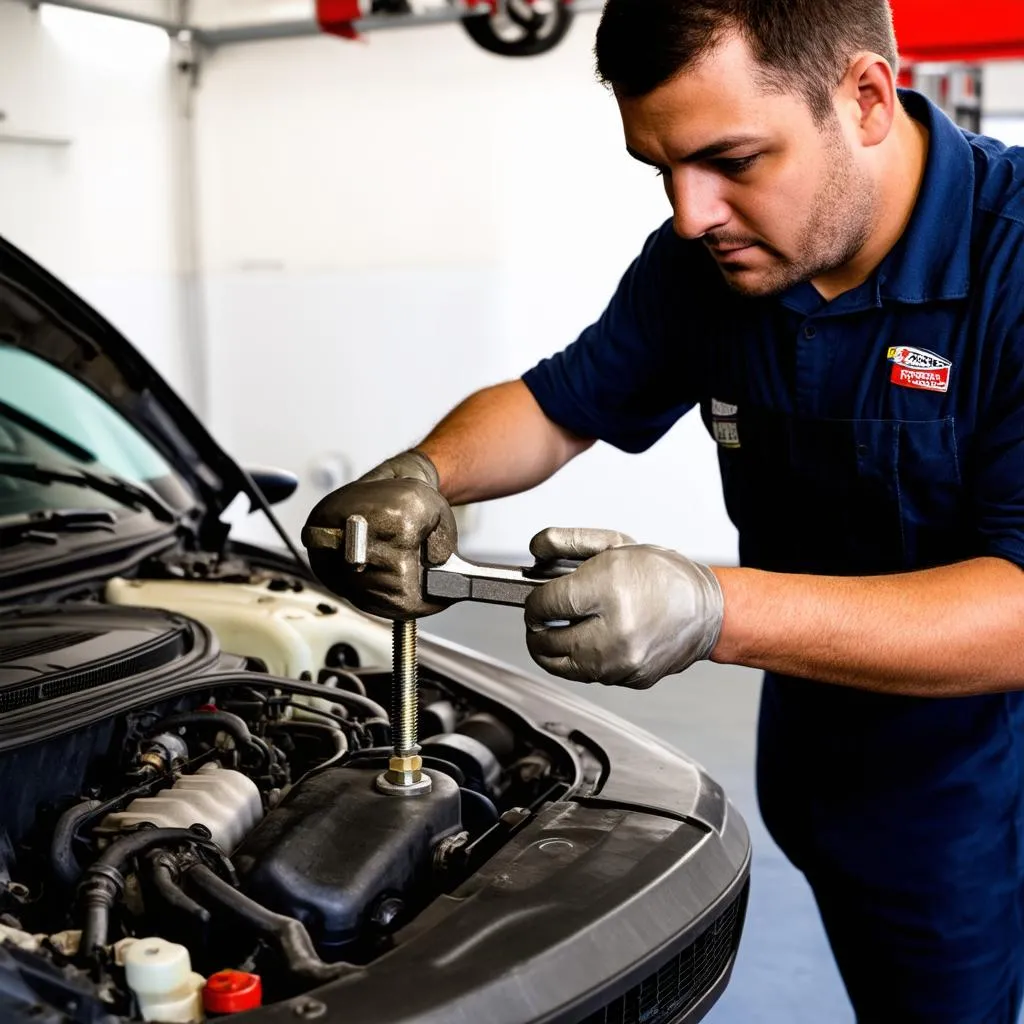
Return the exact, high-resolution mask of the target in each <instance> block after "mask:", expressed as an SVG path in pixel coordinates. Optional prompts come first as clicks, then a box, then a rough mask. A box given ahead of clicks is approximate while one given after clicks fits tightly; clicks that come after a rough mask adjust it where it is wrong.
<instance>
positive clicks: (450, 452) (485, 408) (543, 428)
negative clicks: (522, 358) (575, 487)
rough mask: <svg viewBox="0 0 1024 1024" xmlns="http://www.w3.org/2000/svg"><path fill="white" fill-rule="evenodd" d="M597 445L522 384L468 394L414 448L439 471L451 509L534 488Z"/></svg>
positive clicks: (442, 486)
mask: <svg viewBox="0 0 1024 1024" xmlns="http://www.w3.org/2000/svg"><path fill="white" fill-rule="evenodd" d="M593 443H594V442H593V441H591V440H585V439H583V438H579V437H576V436H575V435H574V434H571V433H570V432H569V431H567V430H564V429H563V428H562V427H560V426H558V424H556V423H554V422H553V421H552V420H550V419H548V417H547V416H546V415H545V413H544V412H543V410H542V409H541V407H540V406H539V405H538V404H537V400H536V399H535V398H534V397H533V394H532V393H531V392H530V389H529V388H528V387H527V386H526V385H525V384H524V383H523V382H522V381H521V380H511V381H506V382H505V383H504V384H498V385H495V386H494V387H490V388H485V389H484V390H482V391H478V392H476V393H475V394H473V395H470V397H469V398H467V399H466V400H465V401H464V402H462V403H461V404H460V405H458V406H456V408H454V409H453V410H452V411H451V412H450V413H449V414H448V415H447V416H446V417H445V418H444V419H443V420H442V421H441V422H440V423H439V424H438V425H437V426H436V427H435V428H434V429H433V430H432V431H431V432H430V434H429V435H428V436H427V437H426V439H425V440H424V441H423V442H421V443H420V444H418V445H417V446H416V448H417V450H418V451H421V452H423V454H424V455H426V456H427V457H428V458H429V459H430V461H431V462H433V464H434V465H435V466H436V467H437V472H438V476H439V477H440V481H441V482H440V491H441V493H442V494H443V495H444V496H445V498H447V499H448V501H449V502H450V503H451V504H452V505H465V504H468V503H469V502H474V501H487V500H488V499H490V498H502V497H505V496H506V495H509V494H519V493H520V492H521V491H528V490H529V489H530V488H531V487H536V486H537V485H538V484H540V483H543V482H544V481H545V480H547V479H548V477H550V476H552V475H553V474H554V473H556V472H557V471H558V470H559V469H561V468H562V466H564V465H565V464H566V463H567V462H569V461H570V460H571V459H574V458H575V457H576V456H577V455H579V454H581V453H582V452H585V451H586V450H587V449H588V448H590V447H591V446H592V445H593Z"/></svg>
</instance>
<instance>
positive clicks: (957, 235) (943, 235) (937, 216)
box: [876, 89, 974, 303]
mask: <svg viewBox="0 0 1024 1024" xmlns="http://www.w3.org/2000/svg"><path fill="white" fill-rule="evenodd" d="M900 99H901V100H902V101H903V106H904V107H905V108H906V111H907V113H908V114H910V116H911V117H912V118H914V120H915V121H919V122H920V123H921V124H923V125H924V126H925V127H926V128H927V129H928V131H929V133H930V139H929V144H928V161H927V163H926V164H925V171H924V181H923V182H922V183H921V191H920V193H919V194H918V197H917V204H916V205H915V206H914V212H913V214H912V215H911V218H910V223H909V224H908V225H907V229H906V231H904V232H903V235H902V237H901V238H900V240H899V241H898V242H897V243H896V245H895V246H893V249H892V251H891V252H890V253H889V254H888V256H886V258H885V259H884V260H883V261H882V263H881V265H880V266H879V268H878V270H877V271H876V274H877V277H878V291H879V296H880V297H881V298H883V299H891V300H893V301H894V302H914V303H919V302H932V301H937V300H939V299H963V298H966V297H967V293H968V291H969V289H970V284H971V220H972V215H973V213H974V154H973V152H972V150H971V144H970V143H969V142H968V141H967V139H966V137H965V136H964V133H963V132H962V131H961V130H960V128H958V127H957V126H956V125H955V124H954V123H953V122H952V121H951V120H950V119H949V118H948V117H947V116H946V115H945V114H944V113H943V112H942V111H941V110H940V109H939V108H938V107H937V106H935V104H934V103H932V102H931V101H930V100H928V99H926V98H925V97H924V96H922V95H921V94H920V93H917V92H912V91H910V90H909V89H901V90H900Z"/></svg>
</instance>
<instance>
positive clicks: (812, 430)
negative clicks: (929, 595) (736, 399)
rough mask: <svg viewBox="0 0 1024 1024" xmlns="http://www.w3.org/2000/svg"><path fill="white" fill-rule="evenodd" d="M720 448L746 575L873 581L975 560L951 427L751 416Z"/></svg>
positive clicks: (744, 415)
mask: <svg viewBox="0 0 1024 1024" xmlns="http://www.w3.org/2000/svg"><path fill="white" fill-rule="evenodd" d="M737 432H738V441H739V446H738V447H735V448H728V449H727V448H723V447H720V448H719V462H720V465H721V467H722V480H723V487H724V490H725V500H726V506H727V508H728V510H729V514H730V516H731V517H732V519H733V522H734V523H735V524H736V526H737V528H738V529H739V531H740V554H741V559H742V561H743V563H744V564H745V565H751V566H757V567H759V568H764V569H770V570H774V571H779V572H809V573H820V574H832V575H873V574H878V573H886V572H899V571H903V570H909V569H916V568H926V567H929V566H933V565H940V564H945V563H948V562H953V561H958V560H960V559H962V558H964V557H967V556H968V555H967V552H968V548H969V543H968V540H967V538H968V531H967V528H966V522H965V512H964V505H965V503H964V500H963V488H962V482H961V474H960V461H959V457H958V452H957V440H956V429H955V423H954V420H953V418H952V417H947V418H945V419H938V420H866V419H865V420H831V419H812V418H805V417H795V416H787V415H783V414H779V413H771V412H762V411H756V410H755V411H752V412H743V411H742V410H741V411H740V413H739V414H738V416H737Z"/></svg>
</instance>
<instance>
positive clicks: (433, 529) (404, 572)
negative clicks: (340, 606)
mask: <svg viewBox="0 0 1024 1024" xmlns="http://www.w3.org/2000/svg"><path fill="white" fill-rule="evenodd" d="M438 484H439V479H438V475H437V470H436V469H435V468H434V464H433V463H432V462H431V461H430V459H428V458H427V457H426V455H424V454H422V453H421V452H417V451H408V452H403V453H402V454H401V455H396V456H395V457H394V458H392V459H388V460H387V461H386V462H383V463H381V464H380V465H379V466H377V467H376V468H375V469H371V470H370V472H369V473H366V474H365V475H364V476H361V477H360V478H359V479H358V480H356V481H354V482H353V483H350V484H346V485H345V486H344V487H339V488H338V490H336V491H333V492H332V493H331V494H328V495H327V497H326V498H324V499H323V500H322V501H321V502H320V503H319V504H318V505H317V506H316V507H315V508H314V509H313V511H312V512H310V514H309V518H308V519H307V520H306V525H305V527H304V528H303V530H302V543H303V544H305V545H306V548H307V549H308V551H309V563H310V566H311V567H312V569H313V572H314V573H316V576H317V578H318V579H319V580H320V581H321V582H322V583H323V584H324V585H325V586H326V587H328V589H330V590H332V591H333V592H334V593H335V594H339V595H340V596H341V597H344V598H346V599H347V600H349V601H351V602H352V604H354V605H355V606H356V607H357V608H361V609H362V610H363V611H365V612H369V613H370V614H371V615H380V616H383V617H384V618H386V619H412V618H421V617H422V616H425V615H433V614H435V613H436V612H439V611H442V610H443V609H444V608H447V607H448V602H445V601H438V600H426V599H425V598H424V596H423V570H424V566H427V565H441V564H442V563H444V562H446V561H447V560H448V559H449V558H450V557H451V555H452V554H453V553H454V551H455V549H456V547H457V546H458V530H457V528H456V525H455V515H454V513H453V512H452V509H451V506H450V505H449V504H448V502H447V501H445V499H444V498H443V497H442V496H441V494H440V492H439V491H438ZM353 515H360V516H362V517H363V518H364V519H365V520H366V523H367V535H368V536H367V561H366V567H365V569H362V570H359V569H357V568H356V567H355V566H352V565H350V564H349V563H348V562H346V560H345V522H346V520H347V519H348V517H349V516H353Z"/></svg>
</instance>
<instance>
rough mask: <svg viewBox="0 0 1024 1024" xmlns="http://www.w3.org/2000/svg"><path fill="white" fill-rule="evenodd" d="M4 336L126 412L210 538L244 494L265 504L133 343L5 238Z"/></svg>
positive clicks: (0, 290)
mask: <svg viewBox="0 0 1024 1024" xmlns="http://www.w3.org/2000/svg"><path fill="white" fill-rule="evenodd" d="M0 340H2V341H4V342H5V343H7V344H11V345H14V346H15V347H17V348H21V349H24V350H25V351H27V352H31V353H33V355H36V356H38V357H39V358H41V359H44V360H46V361H47V362H49V363H52V364H53V365H54V366H56V367H58V368H59V369H61V370H63V371H64V372H65V373H67V374H69V375H71V376H72V377H74V378H75V379H76V380H78V381H80V382H81V383H82V384H84V385H85V386H86V387H88V388H89V389H90V390H92V391H94V392H95V393H96V394H97V395H99V396H100V397H101V398H102V399H103V400H104V401H106V402H107V403H108V404H109V405H111V406H112V407H113V408H114V409H116V410H117V411H118V412H119V413H120V414H121V415H122V416H124V418H125V419H126V420H128V421H129V422H130V423H131V424H132V425H133V426H134V427H135V428H136V429H137V430H138V431H139V432H140V433H141V434H142V435H143V436H145V438H146V439H147V440H148V441H149V442H150V443H151V444H153V446H154V447H155V448H156V449H157V450H158V451H159V452H160V453H161V454H162V455H163V456H164V458H165V459H167V461H168V462H169V463H170V464H171V466H172V467H173V468H174V470H175V471H176V472H177V473H178V474H179V475H180V476H181V477H182V478H183V479H184V480H185V481H186V482H187V483H188V484H189V485H190V486H191V488H192V490H193V492H194V493H195V495H196V496H197V498H198V499H199V501H200V503H201V508H200V510H199V511H200V513H201V519H202V523H203V527H204V528H205V529H204V531H203V532H204V533H205V534H206V536H207V537H208V538H209V539H211V540H213V539H214V538H215V537H216V536H217V535H218V534H220V535H221V536H223V535H224V534H226V527H224V526H223V524H220V522H219V519H220V516H221V513H223V511H224V510H225V509H226V508H227V507H228V505H230V504H231V502H232V501H233V500H234V499H235V497H237V495H238V494H239V493H242V494H245V495H247V496H248V498H249V501H250V503H251V504H252V505H253V506H254V507H264V508H265V506H264V502H263V498H262V495H261V494H260V493H259V491H258V489H257V488H256V486H255V484H254V483H253V482H252V480H251V479H250V477H249V475H248V474H247V473H246V472H245V471H244V470H243V469H242V468H241V467H240V466H239V465H238V464H237V463H236V462H235V461H234V460H233V459H232V458H231V456H230V455H228V454H227V452H225V451H224V449H223V448H221V447H220V445H219V444H217V442H216V441H215V440H214V439H213V438H212V437H211V436H210V434H209V432H208V431H207V430H206V428H205V427H204V426H203V425H202V423H200V422H199V420H198V419H197V418H196V416H195V415H194V413H193V412H192V411H191V410H190V409H189V408H188V406H187V405H186V404H185V403H184V402H183V401H182V400H181V399H180V398H179V397H178V396H177V395H176V394H175V393H174V391H173V390H172V389H171V387H170V386H169V385H168V384H167V382H166V381H165V380H164V379H163V378H162V377H161V376H160V374H159V373H157V371H156V370H155V369H154V368H153V367H152V366H151V365H150V364H149V363H148V362H147V361H146V360H145V359H144V358H143V357H142V356H141V355H140V354H139V352H138V351H137V350H136V349H135V348H134V347H133V346H132V344H131V343H130V342H129V341H128V340H127V339H126V338H125V337H124V336H123V335H122V334H120V332H118V330H117V329H116V328H115V327H113V326H112V325H111V324H110V323H108V322H107V321H106V320H104V319H103V317H101V316H100V315H99V314H98V313H97V312H96V311H95V310H94V309H92V307H90V306H89V305H88V304H87V303H86V302H84V301H83V300H82V299H80V298H79V297H78V296H77V295H75V294H74V293H73V292H72V291H71V290H70V289H69V288H67V287H66V286H65V285H63V284H62V283H61V282H60V281H58V280H57V279H56V278H55V277H53V276H52V275H51V274H49V273H47V272H46V271H45V270H44V269H43V268H42V267H40V266H39V265H38V264H37V263H35V262H34V261H32V260H31V259H29V258H28V257H27V256H26V255H25V254H24V253H22V252H20V251H19V250H18V249H16V248H15V247H14V246H13V245H11V244H10V243H9V242H7V241H5V240H4V239H3V238H0ZM267 511H268V512H269V510H267ZM270 518H271V521H272V522H274V525H275V527H277V523H276V522H275V521H274V517H273V516H270ZM278 530H279V531H280V528H279V527H278ZM282 539H285V541H286V543H287V539H286V538H284V536H283V534H282Z"/></svg>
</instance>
